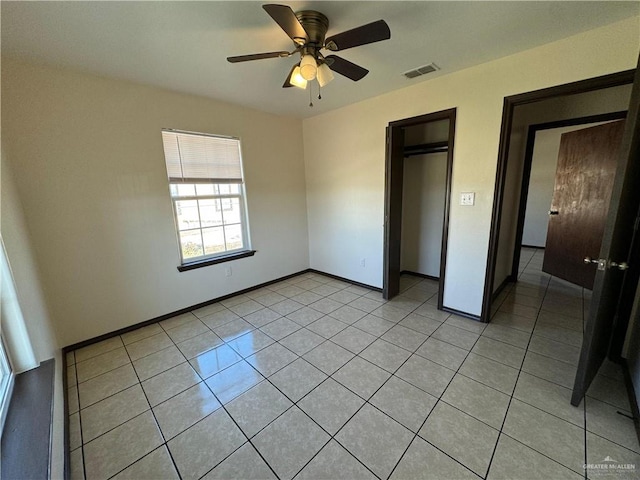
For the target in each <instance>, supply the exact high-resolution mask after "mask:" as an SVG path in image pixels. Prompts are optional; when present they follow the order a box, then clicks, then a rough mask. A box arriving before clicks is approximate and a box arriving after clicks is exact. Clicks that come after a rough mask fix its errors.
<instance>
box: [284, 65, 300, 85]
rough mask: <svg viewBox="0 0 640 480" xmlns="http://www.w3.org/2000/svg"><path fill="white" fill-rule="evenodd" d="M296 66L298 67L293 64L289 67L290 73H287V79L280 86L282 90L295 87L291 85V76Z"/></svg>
mask: <svg viewBox="0 0 640 480" xmlns="http://www.w3.org/2000/svg"><path fill="white" fill-rule="evenodd" d="M297 66H298V64H297V63H295V64H294V65H293V67H291V71H290V72H289V74H288V75H287V78H286V79H285V81H284V83H283V84H282V88H289V87H295V85H293V84H292V83H291V76H292V75H293V71H294V70H295V69H296V67H297Z"/></svg>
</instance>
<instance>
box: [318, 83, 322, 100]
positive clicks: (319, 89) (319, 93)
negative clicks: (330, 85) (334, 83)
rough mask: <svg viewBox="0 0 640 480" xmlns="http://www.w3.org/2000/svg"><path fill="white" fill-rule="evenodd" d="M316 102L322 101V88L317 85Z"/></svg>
mask: <svg viewBox="0 0 640 480" xmlns="http://www.w3.org/2000/svg"><path fill="white" fill-rule="evenodd" d="M318 100H322V87H321V86H320V83H318Z"/></svg>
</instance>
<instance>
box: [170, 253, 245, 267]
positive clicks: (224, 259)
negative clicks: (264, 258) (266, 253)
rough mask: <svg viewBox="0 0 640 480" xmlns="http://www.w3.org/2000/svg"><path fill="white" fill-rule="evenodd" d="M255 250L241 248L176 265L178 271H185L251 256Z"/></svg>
mask: <svg viewBox="0 0 640 480" xmlns="http://www.w3.org/2000/svg"><path fill="white" fill-rule="evenodd" d="M255 253H256V251H255V250H243V251H242V252H236V253H230V254H229V255H223V256H220V257H215V258H205V259H204V260H197V261H195V262H190V263H185V264H183V265H179V266H178V271H179V272H186V271H188V270H194V269H196V268H202V267H208V266H209V265H216V264H217V263H224V262H230V261H232V260H237V259H239V258H245V257H253V256H254V255H255Z"/></svg>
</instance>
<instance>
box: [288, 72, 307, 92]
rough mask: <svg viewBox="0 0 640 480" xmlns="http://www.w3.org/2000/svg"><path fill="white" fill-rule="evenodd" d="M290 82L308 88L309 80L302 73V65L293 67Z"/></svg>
mask: <svg viewBox="0 0 640 480" xmlns="http://www.w3.org/2000/svg"><path fill="white" fill-rule="evenodd" d="M289 83H290V84H291V85H294V86H296V87H298V88H302V89H305V88H307V80H306V79H305V78H304V77H303V76H302V74H301V73H300V66H297V67H296V68H294V69H293V73H292V74H291V78H290V79H289Z"/></svg>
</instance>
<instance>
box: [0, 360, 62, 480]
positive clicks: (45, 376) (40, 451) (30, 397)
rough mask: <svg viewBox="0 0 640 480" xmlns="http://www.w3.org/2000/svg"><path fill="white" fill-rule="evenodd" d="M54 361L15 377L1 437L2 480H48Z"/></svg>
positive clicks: (0, 472)
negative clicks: (36, 479) (30, 479)
mask: <svg viewBox="0 0 640 480" xmlns="http://www.w3.org/2000/svg"><path fill="white" fill-rule="evenodd" d="M54 380H55V361H54V360H53V359H51V360H46V361H44V362H42V363H40V366H39V367H37V368H34V369H32V370H29V371H27V372H24V373H21V374H19V375H16V377H15V384H14V387H13V395H12V397H11V403H10V404H9V410H8V411H7V419H6V420H5V424H4V431H3V434H2V445H1V446H0V450H1V451H2V455H1V458H0V463H1V464H2V469H1V471H0V477H1V478H7V479H8V478H50V476H49V475H50V472H49V455H50V447H51V442H50V439H51V428H52V421H53V389H54Z"/></svg>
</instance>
